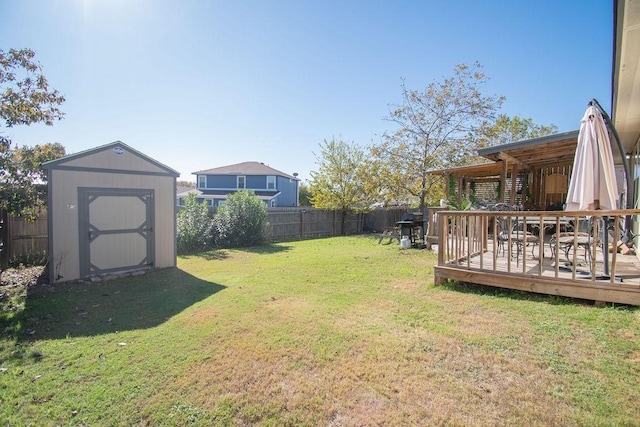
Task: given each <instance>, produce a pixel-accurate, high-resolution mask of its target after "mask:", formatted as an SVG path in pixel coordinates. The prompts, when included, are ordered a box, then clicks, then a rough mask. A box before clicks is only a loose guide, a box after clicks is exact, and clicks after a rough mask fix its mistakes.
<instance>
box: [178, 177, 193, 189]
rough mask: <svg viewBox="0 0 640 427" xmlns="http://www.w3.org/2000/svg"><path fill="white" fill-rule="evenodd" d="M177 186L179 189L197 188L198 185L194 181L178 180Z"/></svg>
mask: <svg viewBox="0 0 640 427" xmlns="http://www.w3.org/2000/svg"><path fill="white" fill-rule="evenodd" d="M176 185H177V186H178V187H189V188H196V183H195V182H193V181H185V180H181V179H180V180H178V181H176Z"/></svg>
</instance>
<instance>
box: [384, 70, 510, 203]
mask: <svg viewBox="0 0 640 427" xmlns="http://www.w3.org/2000/svg"><path fill="white" fill-rule="evenodd" d="M481 69H482V67H481V65H480V64H478V63H477V62H476V63H474V64H473V65H472V66H468V65H466V64H460V65H458V66H456V68H455V71H454V75H453V76H452V77H449V78H446V79H444V80H443V81H441V82H435V81H434V82H432V83H430V84H429V85H428V86H427V87H426V88H425V89H424V90H423V91H417V90H411V89H408V88H407V87H406V86H405V83H404V82H403V83H402V86H401V87H402V100H403V102H402V104H401V105H396V106H394V107H393V108H392V109H391V111H390V114H389V116H388V117H387V120H389V121H390V122H392V123H394V124H396V125H397V130H396V131H395V132H389V133H385V134H384V136H383V139H382V142H381V143H380V144H379V145H377V146H376V147H374V150H373V154H374V155H375V156H376V157H377V158H379V159H381V161H382V162H383V164H384V165H385V169H386V173H385V178H386V179H385V181H386V182H385V185H386V186H387V187H388V193H387V194H388V197H394V198H397V199H401V198H405V197H407V196H413V197H417V198H418V200H419V206H420V208H421V209H422V208H423V207H424V206H425V204H426V202H427V201H428V199H429V198H432V199H433V200H429V201H430V202H433V201H435V199H436V198H437V197H434V196H435V194H432V192H433V191H432V190H434V189H435V188H438V186H439V185H440V184H439V181H440V179H439V177H436V176H432V175H428V174H427V172H428V171H429V170H437V169H444V168H448V167H454V166H460V165H464V164H467V163H468V162H469V161H470V159H471V158H472V157H473V156H474V155H475V150H476V149H477V147H478V132H479V130H481V129H482V128H483V127H486V123H489V122H491V121H492V120H493V118H494V115H495V111H496V110H497V109H498V108H499V106H500V105H501V104H502V102H503V99H504V98H503V97H500V96H495V95H486V96H485V95H483V94H482V93H481V89H482V87H483V86H484V85H486V83H487V81H488V78H487V77H486V76H485V74H484V73H482V71H481ZM440 191H441V190H440ZM438 196H440V195H439V194H438Z"/></svg>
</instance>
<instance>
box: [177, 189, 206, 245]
mask: <svg viewBox="0 0 640 427" xmlns="http://www.w3.org/2000/svg"><path fill="white" fill-rule="evenodd" d="M176 223H177V231H178V253H180V254H186V253H193V252H198V251H202V250H205V249H207V248H208V247H209V246H211V244H212V241H213V218H211V215H209V207H208V206H207V204H206V203H205V202H199V201H198V198H197V197H196V196H195V194H190V195H189V196H187V197H186V198H185V199H184V206H183V207H182V209H181V210H180V212H178V218H177V221H176Z"/></svg>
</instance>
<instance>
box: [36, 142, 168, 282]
mask: <svg viewBox="0 0 640 427" xmlns="http://www.w3.org/2000/svg"><path fill="white" fill-rule="evenodd" d="M44 167H45V168H46V169H47V170H48V186H49V188H48V189H49V195H48V205H49V259H50V262H49V277H50V281H51V282H56V281H67V280H75V279H79V278H82V277H83V274H82V273H81V259H82V257H83V256H84V255H83V254H81V253H80V246H81V245H80V242H81V238H83V237H84V236H81V235H80V231H79V230H80V220H81V215H80V214H79V211H80V208H82V206H81V204H82V201H81V200H79V189H87V188H89V189H94V190H96V191H97V192H100V191H101V190H105V191H106V190H113V189H121V190H124V191H125V192H126V191H128V190H136V191H137V190H144V191H148V192H149V193H151V194H153V205H152V211H153V214H154V224H153V248H152V254H153V258H154V260H153V266H154V267H157V268H162V267H175V266H176V258H177V251H176V216H175V209H176V208H175V200H176V177H177V176H178V173H177V172H175V171H173V170H172V169H169V168H167V167H166V166H164V165H162V164H160V163H157V162H156V161H154V160H153V159H150V158H148V157H147V156H145V155H143V154H141V153H139V152H137V151H135V150H134V149H132V148H130V147H128V146H126V145H125V144H123V143H121V142H116V143H112V144H108V145H106V146H102V147H98V148H96V149H93V150H88V151H86V152H83V153H80V154H77V155H71V156H67V157H63V158H62V159H58V160H54V161H53V162H47V163H45V165H44ZM110 208H113V212H109V213H107V214H106V215H107V216H108V215H113V216H114V218H115V217H117V216H121V217H122V218H123V219H124V222H126V217H127V215H129V214H130V212H121V210H122V209H118V207H117V206H114V207H111V206H110V205H109V204H105V205H104V206H103V209H110ZM117 222H118V221H117V218H116V223H117ZM104 240H106V241H108V239H104ZM96 252H98V251H96ZM102 252H104V251H102ZM117 255H119V256H122V254H115V256H117ZM104 261H105V262H104V263H105V265H109V260H104Z"/></svg>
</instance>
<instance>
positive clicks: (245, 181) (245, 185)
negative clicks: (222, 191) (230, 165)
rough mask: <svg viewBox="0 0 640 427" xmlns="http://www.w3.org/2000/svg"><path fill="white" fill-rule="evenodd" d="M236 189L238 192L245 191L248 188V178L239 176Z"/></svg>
mask: <svg viewBox="0 0 640 427" xmlns="http://www.w3.org/2000/svg"><path fill="white" fill-rule="evenodd" d="M240 181H242V187H240ZM236 187H237V188H238V190H244V189H246V188H247V177H246V176H242V175H241V176H238V177H237V178H236Z"/></svg>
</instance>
